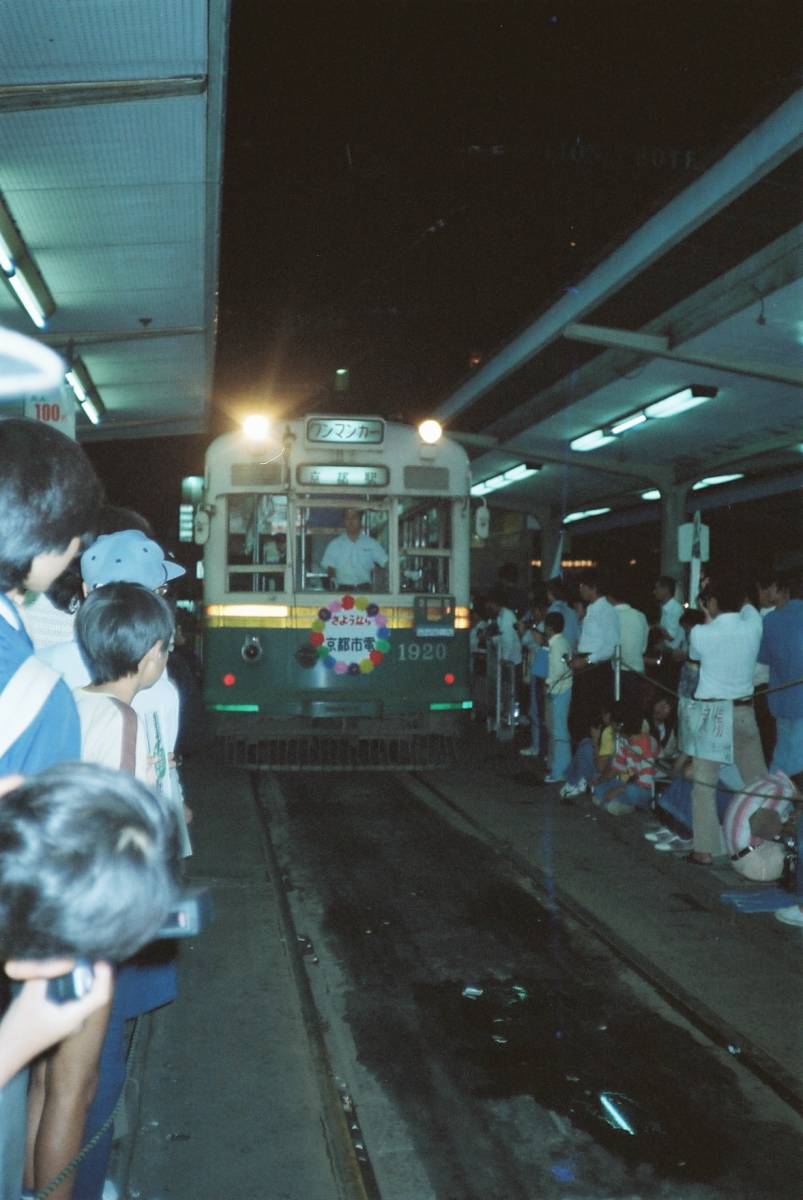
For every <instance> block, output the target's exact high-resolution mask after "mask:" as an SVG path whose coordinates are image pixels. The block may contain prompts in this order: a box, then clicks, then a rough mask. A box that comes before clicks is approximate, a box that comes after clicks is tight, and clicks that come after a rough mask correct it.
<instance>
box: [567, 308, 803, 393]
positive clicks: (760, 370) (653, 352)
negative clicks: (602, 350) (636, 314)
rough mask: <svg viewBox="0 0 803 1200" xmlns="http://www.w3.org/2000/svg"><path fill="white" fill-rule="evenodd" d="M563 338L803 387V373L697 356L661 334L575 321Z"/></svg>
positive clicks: (703, 355) (713, 356)
mask: <svg viewBox="0 0 803 1200" xmlns="http://www.w3.org/2000/svg"><path fill="white" fill-rule="evenodd" d="M563 336H564V337H567V338H570V339H571V340H572V341H576V342H591V343H593V344H594V345H597V346H607V347H608V349H612V350H633V351H635V353H637V354H641V355H646V356H647V357H649V358H668V359H670V360H671V361H672V362H680V363H689V364H691V365H692V366H697V367H709V368H711V369H712V370H715V371H726V372H729V373H730V374H732V375H747V376H749V377H750V378H751V379H767V380H769V381H770V382H772V383H791V384H792V385H793V386H794V387H803V370H799V371H796V370H794V369H792V368H790V369H788V370H783V369H782V368H780V367H773V366H769V365H768V364H766V363H756V362H746V361H739V360H736V359H732V358H721V357H720V356H719V355H717V354H695V353H693V352H692V351H687V350H678V349H675V348H674V347H672V346H670V344H669V338H668V337H666V336H661V335H660V334H647V333H633V332H631V331H630V330H628V329H611V328H609V327H608V326H605V325H584V324H582V323H578V322H574V323H572V324H571V325H567V326H566V328H565V329H564V330H563Z"/></svg>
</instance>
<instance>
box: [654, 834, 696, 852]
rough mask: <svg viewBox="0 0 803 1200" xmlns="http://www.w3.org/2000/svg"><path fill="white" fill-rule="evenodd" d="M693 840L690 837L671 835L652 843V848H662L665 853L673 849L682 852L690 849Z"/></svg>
mask: <svg viewBox="0 0 803 1200" xmlns="http://www.w3.org/2000/svg"><path fill="white" fill-rule="evenodd" d="M693 845H694V842H693V840H692V839H691V838H682V837H677V836H676V837H671V838H663V839H662V841H660V842H654V843H653V847H652V848H653V850H662V851H664V852H665V853H667V852H669V851H670V850H674V851H676V852H679V853H684V852H685V851H686V850H691V848H692V846H693Z"/></svg>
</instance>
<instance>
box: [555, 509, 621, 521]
mask: <svg viewBox="0 0 803 1200" xmlns="http://www.w3.org/2000/svg"><path fill="white" fill-rule="evenodd" d="M610 511H611V510H610V508H587V509H585V511H584V512H573V513H568V514H567V515H566V516H565V517H564V518H563V524H564V525H571V524H572V523H573V522H574V521H585V519H586V517H601V516H602V515H603V513H609V512H610Z"/></svg>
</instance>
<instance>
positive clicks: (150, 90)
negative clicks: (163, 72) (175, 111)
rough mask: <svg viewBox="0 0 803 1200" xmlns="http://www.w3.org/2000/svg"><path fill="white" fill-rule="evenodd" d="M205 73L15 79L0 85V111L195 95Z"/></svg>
mask: <svg viewBox="0 0 803 1200" xmlns="http://www.w3.org/2000/svg"><path fill="white" fill-rule="evenodd" d="M206 84H207V79H206V76H205V75H175V76H171V77H170V78H167V79H102V80H98V81H90V82H86V81H78V82H75V83H16V84H3V85H2V86H0V112H4V113H10V112H29V111H30V110H31V109H37V108H75V107H78V106H83V105H87V104H122V103H125V102H127V101H130V100H166V99H170V98H172V97H174V96H198V95H200V94H201V93H202V92H205V91H206Z"/></svg>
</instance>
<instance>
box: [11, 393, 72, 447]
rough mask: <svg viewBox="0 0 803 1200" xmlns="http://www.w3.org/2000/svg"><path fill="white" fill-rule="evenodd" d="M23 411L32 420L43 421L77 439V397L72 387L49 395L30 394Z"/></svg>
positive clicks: (44, 423) (26, 398)
mask: <svg viewBox="0 0 803 1200" xmlns="http://www.w3.org/2000/svg"><path fill="white" fill-rule="evenodd" d="M23 412H24V415H25V416H26V417H27V418H28V419H29V420H30V421H41V422H42V424H43V425H50V426H51V427H52V428H53V429H58V430H59V431H60V432H61V433H65V434H66V435H67V437H69V438H72V439H73V440H75V397H74V396H73V394H72V391H70V389H68V388H64V389H62V390H61V391H56V392H50V393H48V394H47V395H28V396H26V397H25V400H24V406H23Z"/></svg>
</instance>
